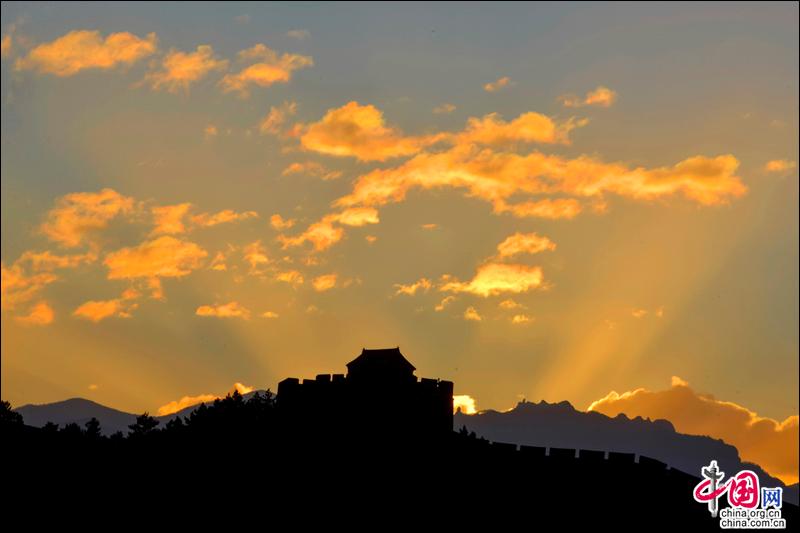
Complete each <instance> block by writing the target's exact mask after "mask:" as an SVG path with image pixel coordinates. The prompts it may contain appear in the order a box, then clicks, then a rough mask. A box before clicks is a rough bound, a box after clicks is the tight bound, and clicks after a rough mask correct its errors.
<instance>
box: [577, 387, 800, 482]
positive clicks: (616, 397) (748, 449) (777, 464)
mask: <svg viewBox="0 0 800 533" xmlns="http://www.w3.org/2000/svg"><path fill="white" fill-rule="evenodd" d="M587 410H588V411H597V412H600V413H603V414H606V415H608V416H611V417H613V416H616V415H618V414H619V413H625V414H626V415H627V416H629V417H636V416H641V417H647V418H650V419H654V420H655V419H666V420H669V421H670V422H672V424H673V425H674V426H675V429H676V430H677V431H679V432H680V433H686V434H690V435H708V436H711V437H713V438H717V439H722V440H724V441H725V442H727V443H728V444H732V445H733V446H736V448H737V449H738V450H739V454H740V455H741V457H742V459H743V460H744V461H749V462H754V463H756V464H758V465H760V466H761V467H762V468H764V469H765V470H766V471H767V472H769V473H770V474H771V475H773V476H776V477H778V478H780V479H781V480H782V481H783V482H784V483H787V484H792V483H797V481H798V443H799V440H800V439H798V435H800V429H799V428H798V416H797V415H794V416H789V417H787V418H786V419H785V420H783V421H778V420H773V419H771V418H763V417H760V416H758V414H756V413H755V412H753V411H751V410H749V409H747V408H746V407H742V406H740V405H737V404H735V403H733V402H725V401H722V400H717V399H716V398H714V397H713V396H711V395H707V394H699V393H696V392H695V391H694V390H692V389H691V388H689V386H688V384H687V383H686V381H684V380H682V379H680V378H673V380H672V386H671V387H670V388H669V389H667V390H661V391H649V390H646V389H643V388H640V389H636V390H633V391H629V392H625V393H623V394H617V393H616V392H613V391H612V392H610V393H609V394H608V395H607V396H606V397H605V398H602V399H600V400H597V401H596V402H593V403H592V404H591V405H590V406H589V408H588V409H587Z"/></svg>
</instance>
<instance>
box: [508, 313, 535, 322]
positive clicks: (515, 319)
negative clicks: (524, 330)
mask: <svg viewBox="0 0 800 533" xmlns="http://www.w3.org/2000/svg"><path fill="white" fill-rule="evenodd" d="M532 320H533V319H532V318H531V317H529V316H528V315H522V314H520V315H514V316H513V317H511V323H512V324H527V323H528V322H531V321H532Z"/></svg>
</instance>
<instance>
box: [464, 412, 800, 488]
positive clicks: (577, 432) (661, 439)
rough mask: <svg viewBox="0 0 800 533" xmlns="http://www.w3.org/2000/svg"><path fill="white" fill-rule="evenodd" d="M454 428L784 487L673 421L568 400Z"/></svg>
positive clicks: (729, 449) (481, 417) (482, 416)
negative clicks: (744, 475)
mask: <svg viewBox="0 0 800 533" xmlns="http://www.w3.org/2000/svg"><path fill="white" fill-rule="evenodd" d="M453 424H454V426H455V428H456V429H458V428H461V427H462V426H466V427H467V429H468V430H470V431H474V432H475V433H476V434H477V435H478V436H480V437H484V438H486V439H488V440H490V441H494V442H508V443H514V444H524V445H528V446H539V447H550V448H569V449H583V450H600V451H612V450H613V451H616V452H623V453H635V454H637V455H644V456H647V457H651V458H653V459H657V460H659V461H662V462H664V463H666V464H668V465H669V466H670V467H672V468H676V469H678V470H680V471H682V472H685V473H687V474H691V475H693V476H698V475H699V473H700V468H701V467H703V466H706V465H707V464H708V463H709V461H710V460H711V459H716V460H717V461H718V463H719V464H720V466H721V467H722V468H723V470H724V471H725V472H727V473H729V474H733V473H736V472H738V471H739V470H742V469H745V468H747V469H750V470H753V471H754V472H755V473H756V474H758V476H759V479H760V480H761V483H762V484H763V485H765V486H772V487H775V486H781V487H783V486H784V484H783V483H782V482H781V481H780V480H778V479H776V478H774V477H772V476H770V475H769V474H767V473H766V472H765V471H764V470H763V469H762V468H761V467H760V466H758V465H755V464H752V463H745V462H743V461H742V460H741V459H740V457H739V452H738V450H737V449H736V448H735V447H734V446H731V445H729V444H726V443H725V442H723V441H722V440H719V439H713V438H711V437H706V436H696V435H684V434H682V433H678V432H676V431H675V428H674V427H673V425H672V423H670V422H669V421H667V420H649V419H643V418H641V417H636V418H634V419H630V418H628V417H627V416H625V415H624V414H620V415H618V416H617V417H615V418H610V417H608V416H606V415H604V414H601V413H596V412H584V411H578V410H577V409H575V408H574V407H573V406H572V405H571V404H570V403H569V402H566V401H564V402H560V403H553V404H550V403H547V402H544V401H542V402H541V403H531V402H520V403H519V404H517V406H516V407H515V408H514V409H511V410H510V411H506V412H502V413H501V412H498V411H493V410H488V411H483V412H480V413H478V414H474V415H466V414H463V413H461V412H458V413H456V415H455V418H454V421H453ZM784 500H786V501H790V502H792V503H795V504H797V484H795V485H792V486H790V487H789V488H787V490H785V491H784Z"/></svg>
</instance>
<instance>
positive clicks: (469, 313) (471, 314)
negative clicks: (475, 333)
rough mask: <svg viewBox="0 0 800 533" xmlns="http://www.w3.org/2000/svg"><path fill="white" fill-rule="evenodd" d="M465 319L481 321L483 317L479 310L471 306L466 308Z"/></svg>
mask: <svg viewBox="0 0 800 533" xmlns="http://www.w3.org/2000/svg"><path fill="white" fill-rule="evenodd" d="M464 320H471V321H473V322H480V321H481V320H483V319H482V318H481V315H479V314H478V311H477V310H476V309H475V308H474V307H472V306H470V307H467V308H466V310H464Z"/></svg>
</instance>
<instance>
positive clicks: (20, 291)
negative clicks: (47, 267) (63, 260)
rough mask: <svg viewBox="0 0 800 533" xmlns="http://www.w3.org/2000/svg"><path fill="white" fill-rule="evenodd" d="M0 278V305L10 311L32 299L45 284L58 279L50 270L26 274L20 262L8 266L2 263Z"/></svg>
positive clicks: (4, 309)
mask: <svg viewBox="0 0 800 533" xmlns="http://www.w3.org/2000/svg"><path fill="white" fill-rule="evenodd" d="M0 279H2V281H1V282H0V287H2V289H1V290H0V292H1V293H2V297H0V307H2V309H3V311H11V310H13V309H15V308H17V307H18V306H20V305H23V304H26V303H28V302H29V301H31V300H32V299H34V298H35V297H36V296H37V295H38V294H39V293H40V292H41V291H42V289H44V288H45V287H46V286H47V285H49V284H51V283H53V282H54V281H56V280H58V276H56V275H55V274H52V273H50V272H42V273H38V274H28V273H27V272H26V271H25V269H24V268H23V267H22V266H21V265H20V264H18V263H14V264H13V265H11V266H9V267H6V265H5V264H3V265H2V278H0Z"/></svg>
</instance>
